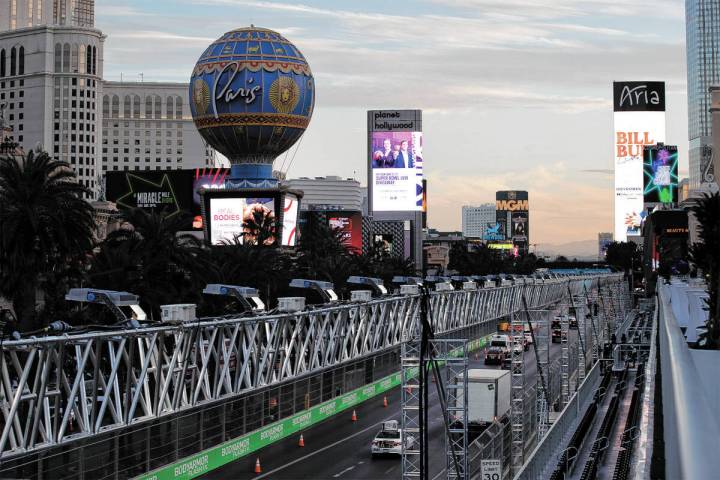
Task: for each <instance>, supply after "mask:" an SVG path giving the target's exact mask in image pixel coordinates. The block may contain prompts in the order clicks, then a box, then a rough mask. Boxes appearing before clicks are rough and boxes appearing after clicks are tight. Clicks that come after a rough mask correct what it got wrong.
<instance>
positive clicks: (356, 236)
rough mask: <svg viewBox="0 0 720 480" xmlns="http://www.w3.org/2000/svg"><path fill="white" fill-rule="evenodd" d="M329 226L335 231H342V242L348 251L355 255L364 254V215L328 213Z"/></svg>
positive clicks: (357, 213) (358, 213)
mask: <svg viewBox="0 0 720 480" xmlns="http://www.w3.org/2000/svg"><path fill="white" fill-rule="evenodd" d="M327 219H328V225H329V226H330V228H332V229H333V230H340V232H341V235H342V241H343V244H344V245H345V247H347V248H348V250H351V251H353V252H355V253H361V252H362V214H361V213H360V212H354V213H341V212H338V213H332V212H330V213H328V217H327Z"/></svg>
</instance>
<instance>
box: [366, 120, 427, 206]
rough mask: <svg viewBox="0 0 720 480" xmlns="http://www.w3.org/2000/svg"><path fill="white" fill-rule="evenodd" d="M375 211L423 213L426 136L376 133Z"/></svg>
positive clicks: (373, 136)
mask: <svg viewBox="0 0 720 480" xmlns="http://www.w3.org/2000/svg"><path fill="white" fill-rule="evenodd" d="M371 145H372V146H371V149H370V151H371V157H372V158H371V159H370V168H371V169H372V180H373V210H375V211H410V210H415V211H422V208H423V195H422V193H423V192H422V180H423V178H422V175H423V173H422V168H423V157H422V132H372V134H371Z"/></svg>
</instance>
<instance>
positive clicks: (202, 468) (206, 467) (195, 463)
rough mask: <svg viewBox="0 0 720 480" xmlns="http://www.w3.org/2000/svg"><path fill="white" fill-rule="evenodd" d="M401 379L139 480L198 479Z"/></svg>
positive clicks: (396, 376)
mask: <svg viewBox="0 0 720 480" xmlns="http://www.w3.org/2000/svg"><path fill="white" fill-rule="evenodd" d="M486 341H487V337H484V338H480V339H478V340H473V341H471V342H468V350H476V349H478V348H482V347H484V346H485V343H486ZM400 376H401V375H400V372H397V373H393V374H392V375H388V376H387V377H384V378H381V379H380V380H378V381H376V382H373V383H371V384H369V385H365V386H364V387H360V388H357V389H355V390H352V391H351V392H348V393H346V394H344V395H341V396H339V397H336V398H334V399H332V400H328V401H327V402H324V403H321V404H319V405H316V406H314V407H312V408H309V409H307V410H303V411H302V412H299V413H296V414H295V415H293V416H291V417H288V418H285V419H283V420H279V421H277V422H274V423H271V424H270V425H268V426H266V427H263V428H261V429H259V430H255V431H254V432H251V433H248V434H246V435H243V436H242V437H238V438H236V439H234V440H229V441H227V442H225V443H221V444H220V445H218V446H216V447H212V448H209V449H207V450H204V451H202V452H200V453H197V454H195V455H192V456H190V457H186V458H184V459H183V460H180V461H179V462H175V463H173V464H170V465H166V466H164V467H160V468H159V469H157V470H154V471H152V472H149V473H146V474H145V475H142V476H140V477H137V478H138V479H139V480H189V479H192V478H195V477H197V476H199V475H202V474H204V473H207V472H210V471H211V470H214V469H216V468H219V467H222V466H223V465H225V464H227V463H230V462H232V461H234V460H237V459H239V458H241V457H244V456H245V455H248V454H250V453H253V452H255V451H257V450H260V449H261V448H263V447H266V446H268V445H270V444H272V443H275V442H277V441H279V440H282V439H283V438H285V437H287V436H289V435H292V434H293V433H297V432H299V431H301V430H305V429H307V428H308V427H310V426H312V425H314V424H316V423H319V422H322V421H323V420H327V419H328V418H330V417H332V416H333V415H335V414H337V413H340V412H342V411H343V410H347V409H348V408H351V407H354V406H356V405H358V404H360V403H362V402H364V401H366V400H369V399H371V398H373V397H375V396H377V395H379V394H381V393H383V392H386V391H388V390H390V389H391V388H394V387H397V386H399V385H400V384H401V381H400V380H401V378H400Z"/></svg>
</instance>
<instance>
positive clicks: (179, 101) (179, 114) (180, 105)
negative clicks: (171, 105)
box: [175, 96, 183, 119]
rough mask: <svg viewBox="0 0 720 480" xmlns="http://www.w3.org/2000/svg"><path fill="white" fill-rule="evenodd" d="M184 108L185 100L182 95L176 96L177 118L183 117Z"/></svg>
mask: <svg viewBox="0 0 720 480" xmlns="http://www.w3.org/2000/svg"><path fill="white" fill-rule="evenodd" d="M182 108H183V101H182V98H181V97H177V96H176V97H175V118H177V119H181V118H182V116H183V114H182Z"/></svg>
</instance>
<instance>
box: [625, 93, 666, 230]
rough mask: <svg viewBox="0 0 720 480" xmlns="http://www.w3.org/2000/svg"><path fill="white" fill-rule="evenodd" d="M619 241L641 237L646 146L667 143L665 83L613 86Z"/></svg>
mask: <svg viewBox="0 0 720 480" xmlns="http://www.w3.org/2000/svg"><path fill="white" fill-rule="evenodd" d="M613 111H614V113H613V123H614V125H615V139H614V152H613V158H614V169H615V241H617V242H626V241H627V240H628V237H633V236H639V235H641V231H640V228H641V223H642V220H643V218H644V217H645V212H644V210H643V147H644V146H645V145H655V144H656V143H665V82H614V83H613Z"/></svg>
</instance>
